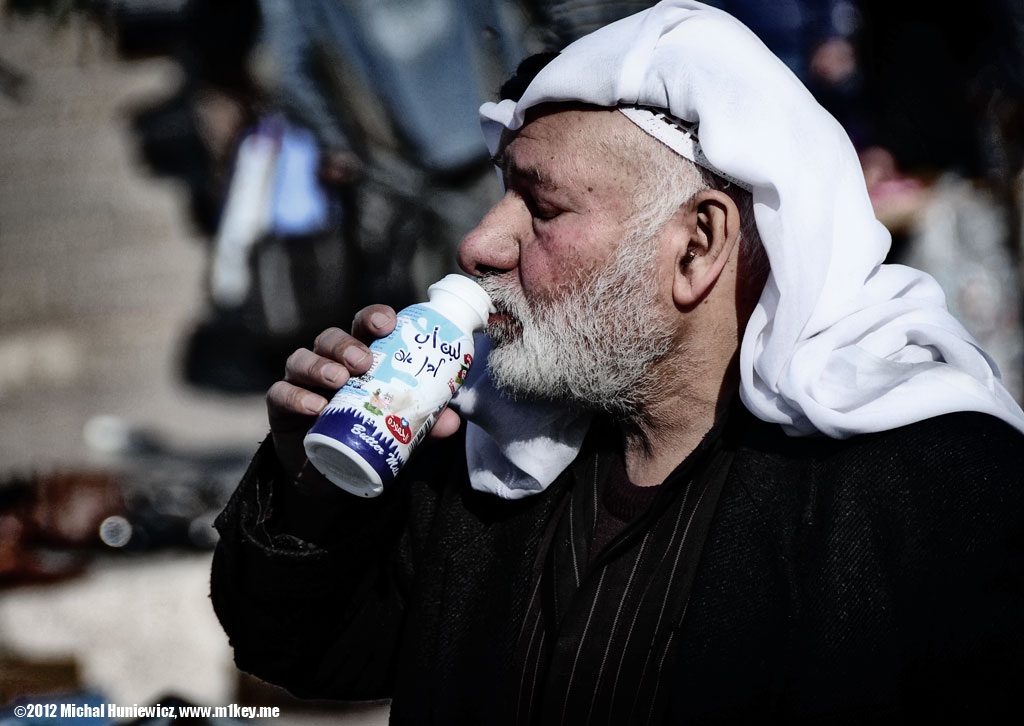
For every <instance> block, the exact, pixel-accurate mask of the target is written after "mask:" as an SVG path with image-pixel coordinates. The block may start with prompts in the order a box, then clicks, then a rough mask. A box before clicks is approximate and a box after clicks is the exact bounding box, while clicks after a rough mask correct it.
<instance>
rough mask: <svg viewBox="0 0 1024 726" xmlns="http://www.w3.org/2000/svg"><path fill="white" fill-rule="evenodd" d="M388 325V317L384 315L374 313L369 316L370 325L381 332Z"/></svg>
mask: <svg viewBox="0 0 1024 726" xmlns="http://www.w3.org/2000/svg"><path fill="white" fill-rule="evenodd" d="M387 324H388V316H387V315H385V314H384V313H374V314H373V315H371V316H370V325H372V326H373V327H375V328H377V329H378V330H381V329H382V328H384V327H385V326H386V325H387Z"/></svg>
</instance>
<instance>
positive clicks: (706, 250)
mask: <svg viewBox="0 0 1024 726" xmlns="http://www.w3.org/2000/svg"><path fill="white" fill-rule="evenodd" d="M684 219H685V220H686V221H685V229H683V230H680V231H681V232H683V234H680V235H678V236H677V237H676V238H675V239H676V249H675V254H676V258H675V262H676V270H675V280H674V283H673V286H672V295H673V298H674V299H675V303H676V305H678V306H680V307H682V308H690V307H693V306H694V305H696V304H697V303H699V302H700V301H701V300H703V299H704V297H705V296H706V295H707V294H708V292H710V291H711V289H712V288H713V287H714V286H715V283H716V282H717V281H718V278H719V277H720V276H721V274H722V270H724V269H725V265H726V263H727V262H728V261H729V257H730V255H731V254H732V251H733V248H734V247H735V246H736V243H737V241H738V240H739V232H740V213H739V209H738V208H737V207H736V203H735V202H734V201H733V200H732V197H730V196H729V195H728V194H726V193H725V192H722V191H719V190H717V189H706V190H704V191H702V192H699V193H698V194H696V195H695V196H694V197H693V199H691V200H690V201H689V202H688V203H687V214H685V215H684Z"/></svg>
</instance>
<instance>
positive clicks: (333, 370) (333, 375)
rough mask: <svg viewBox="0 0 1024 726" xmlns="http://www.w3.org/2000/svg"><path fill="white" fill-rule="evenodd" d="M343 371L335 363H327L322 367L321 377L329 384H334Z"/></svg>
mask: <svg viewBox="0 0 1024 726" xmlns="http://www.w3.org/2000/svg"><path fill="white" fill-rule="evenodd" d="M343 370H344V369H343V368H342V367H341V366H339V365H337V364H335V363H328V364H327V365H325V366H324V369H323V376H324V378H326V379H327V380H328V381H330V382H331V383H334V382H335V381H336V380H338V376H340V375H341V372H342V371H343Z"/></svg>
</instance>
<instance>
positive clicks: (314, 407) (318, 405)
mask: <svg viewBox="0 0 1024 726" xmlns="http://www.w3.org/2000/svg"><path fill="white" fill-rule="evenodd" d="M303 405H304V406H305V407H306V410H307V411H309V412H310V413H313V414H317V415H319V414H320V412H321V411H323V410H324V409H325V408H327V401H325V400H324V399H323V398H320V397H319V396H315V397H314V396H307V397H306V399H305V400H304V401H303Z"/></svg>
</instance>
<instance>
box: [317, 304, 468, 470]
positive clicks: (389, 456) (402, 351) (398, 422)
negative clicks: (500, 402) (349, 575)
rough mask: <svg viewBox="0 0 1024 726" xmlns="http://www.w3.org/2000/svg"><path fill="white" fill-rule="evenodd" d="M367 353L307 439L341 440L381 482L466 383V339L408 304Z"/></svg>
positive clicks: (406, 457) (438, 318)
mask: <svg viewBox="0 0 1024 726" xmlns="http://www.w3.org/2000/svg"><path fill="white" fill-rule="evenodd" d="M370 351H371V353H372V354H373V364H372V365H371V367H370V369H369V370H368V371H367V372H366V373H364V374H363V375H361V376H359V377H357V378H352V379H350V380H349V381H348V383H346V384H345V385H344V386H343V387H342V388H341V389H340V390H339V391H338V392H337V394H335V396H334V398H333V399H332V400H331V402H330V404H328V406H327V408H326V409H324V411H323V413H321V414H320V417H319V418H318V419H317V422H316V424H314V426H313V428H312V429H311V430H310V433H318V434H322V435H324V436H327V437H330V438H332V439H336V440H337V441H340V442H341V443H343V444H344V445H345V447H346V448H348V449H349V450H350V451H352V452H354V453H355V454H356V455H358V456H360V457H361V458H362V459H363V460H364V461H365V462H366V463H367V464H369V465H370V466H371V467H372V468H373V470H374V471H376V472H377V473H378V474H379V475H380V478H381V481H382V482H383V483H384V484H387V483H389V482H390V481H391V480H392V479H394V477H395V475H396V474H398V472H399V471H400V470H401V468H402V467H403V466H405V463H406V462H407V461H408V460H409V456H410V454H411V453H412V451H413V450H414V449H415V448H416V446H417V445H418V444H419V442H420V441H421V440H422V439H423V437H424V436H426V435H427V432H428V431H429V430H430V427H431V426H432V425H433V423H434V420H435V419H436V418H437V415H438V414H439V413H440V412H441V410H442V409H443V408H444V406H445V404H446V403H447V402H448V401H449V399H451V397H452V396H453V395H454V394H455V392H456V391H457V390H458V389H459V387H460V386H461V385H462V384H463V382H465V380H466V374H467V373H468V372H469V367H470V365H471V364H472V363H473V338H472V336H470V335H467V334H466V333H464V332H463V331H462V330H460V329H459V328H458V326H456V325H455V324H453V323H452V322H451V321H449V320H448V319H447V318H445V317H443V316H441V315H439V314H438V313H437V312H436V311H434V310H432V309H430V308H427V307H425V306H423V305H412V306H410V307H408V308H406V309H405V310H403V311H402V312H401V313H400V314H399V316H398V324H397V326H396V327H395V329H394V331H392V333H391V334H390V335H388V336H387V337H385V338H381V339H380V340H378V341H376V342H374V343H373V345H371V346H370Z"/></svg>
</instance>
